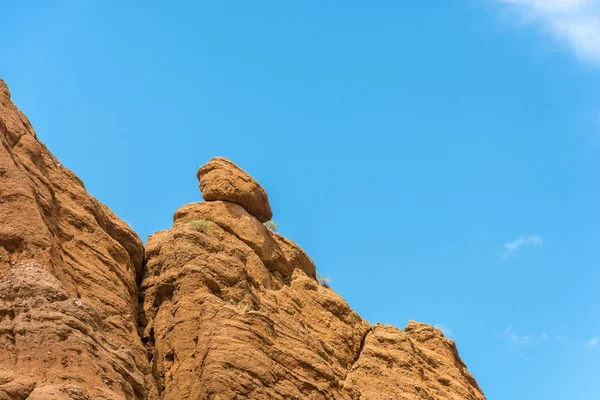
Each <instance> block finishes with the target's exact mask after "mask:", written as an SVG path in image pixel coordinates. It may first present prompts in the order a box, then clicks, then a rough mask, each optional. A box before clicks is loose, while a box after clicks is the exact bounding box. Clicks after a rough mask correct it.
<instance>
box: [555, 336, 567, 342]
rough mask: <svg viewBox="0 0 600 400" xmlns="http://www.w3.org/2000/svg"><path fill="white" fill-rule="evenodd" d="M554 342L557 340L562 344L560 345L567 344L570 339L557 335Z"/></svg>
mask: <svg viewBox="0 0 600 400" xmlns="http://www.w3.org/2000/svg"><path fill="white" fill-rule="evenodd" d="M554 340H556V341H557V342H560V343H565V342H567V341H569V338H568V337H566V336H564V335H556V337H555V338H554Z"/></svg>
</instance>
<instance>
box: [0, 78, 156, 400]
mask: <svg viewBox="0 0 600 400" xmlns="http://www.w3.org/2000/svg"><path fill="white" fill-rule="evenodd" d="M0 142H1V146H0V399H11V400H14V399H29V400H42V399H44V400H49V399H119V400H120V399H146V398H148V399H153V398H156V389H155V388H154V380H153V379H152V376H151V375H150V374H149V373H150V369H149V365H148V361H147V356H146V351H145V348H144V346H143V344H142V342H141V340H140V337H139V336H138V332H137V327H138V321H137V316H138V300H137V285H136V278H137V275H138V274H140V273H141V268H142V261H143V257H144V247H143V244H142V242H141V240H140V239H139V238H138V237H137V235H136V234H135V232H133V231H132V230H131V229H130V228H129V227H128V226H127V225H126V224H125V223H124V222H123V221H121V220H120V219H118V218H117V217H116V216H115V215H114V214H113V213H112V212H111V211H110V210H109V209H108V208H107V207H105V206H104V205H103V204H101V203H100V202H98V201H97V200H96V199H94V198H93V197H92V196H90V195H89V194H88V193H87V192H86V190H85V188H84V186H83V183H82V182H81V181H80V180H79V178H77V177H76V176H75V174H73V172H71V171H70V170H68V169H67V168H65V167H64V166H62V165H61V164H60V163H59V162H58V160H57V159H56V158H54V156H53V155H52V154H50V152H49V151H48V150H47V149H46V147H45V146H44V145H43V144H42V143H41V142H40V141H39V140H38V139H37V137H36V134H35V132H34V130H33V128H32V127H31V124H30V123H29V121H28V119H27V118H26V117H25V115H23V113H21V112H20V111H19V110H18V109H17V108H16V107H15V106H14V104H13V103H12V102H11V100H10V92H9V90H8V88H7V87H6V84H5V83H4V81H2V80H0ZM153 394H154V396H153Z"/></svg>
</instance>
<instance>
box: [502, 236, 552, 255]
mask: <svg viewBox="0 0 600 400" xmlns="http://www.w3.org/2000/svg"><path fill="white" fill-rule="evenodd" d="M543 242H544V241H543V240H542V238H541V237H540V236H538V235H521V236H520V237H519V238H518V239H516V240H513V241H512V242H505V243H504V250H505V251H504V254H503V258H506V257H507V256H508V255H509V254H512V253H515V252H517V251H518V250H519V249H520V248H521V247H522V246H540V245H541V244H542V243H543Z"/></svg>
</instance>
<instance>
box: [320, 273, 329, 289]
mask: <svg viewBox="0 0 600 400" xmlns="http://www.w3.org/2000/svg"><path fill="white" fill-rule="evenodd" d="M317 282H319V284H320V285H321V286H323V287H326V288H328V287H329V277H327V276H323V275H321V274H317Z"/></svg>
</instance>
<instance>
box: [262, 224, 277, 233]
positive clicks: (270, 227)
mask: <svg viewBox="0 0 600 400" xmlns="http://www.w3.org/2000/svg"><path fill="white" fill-rule="evenodd" d="M263 225H264V226H266V227H267V229H268V230H270V231H271V232H277V224H276V223H275V222H274V221H267V222H265V223H264V224H263Z"/></svg>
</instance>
